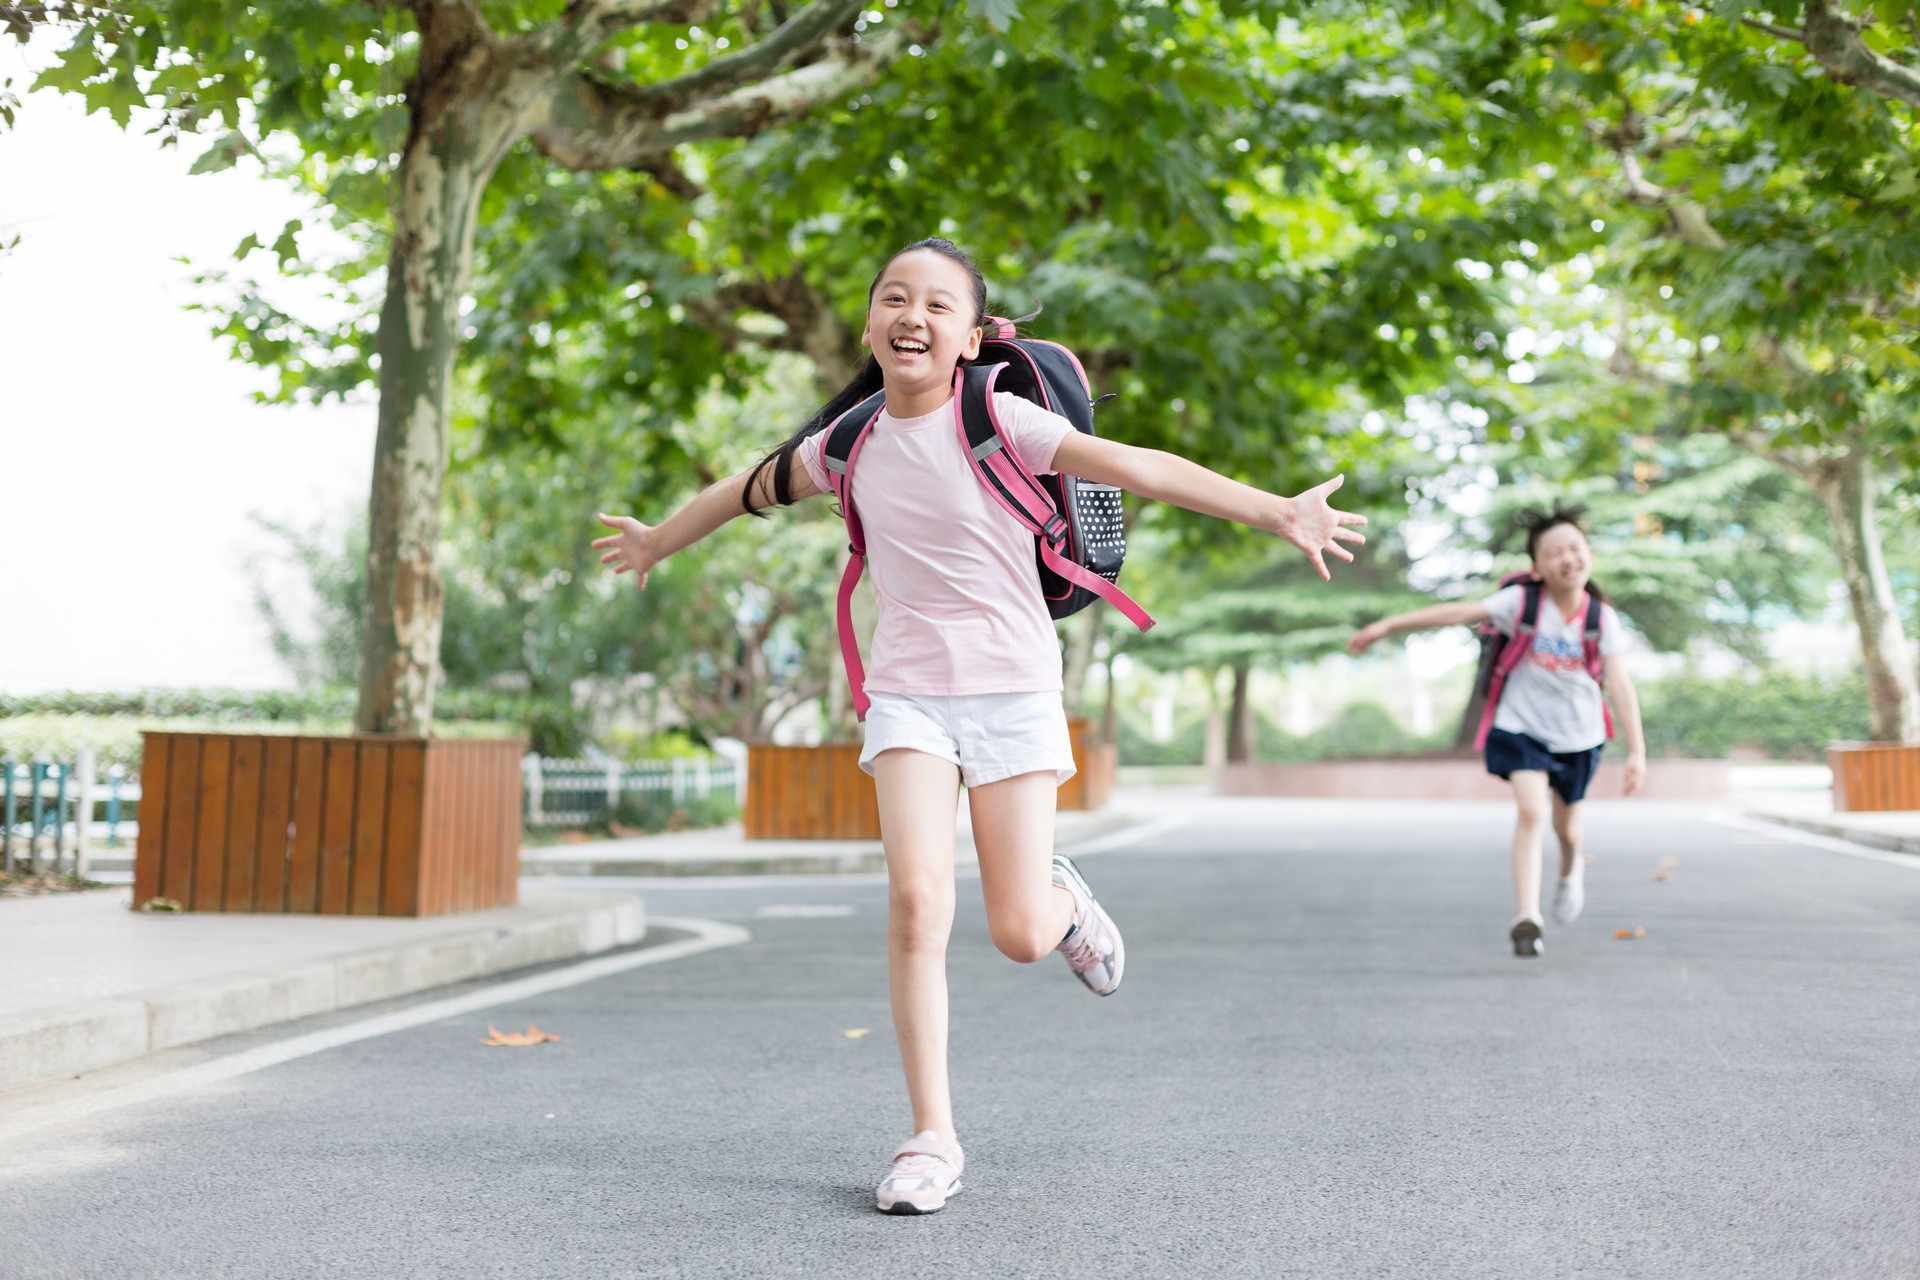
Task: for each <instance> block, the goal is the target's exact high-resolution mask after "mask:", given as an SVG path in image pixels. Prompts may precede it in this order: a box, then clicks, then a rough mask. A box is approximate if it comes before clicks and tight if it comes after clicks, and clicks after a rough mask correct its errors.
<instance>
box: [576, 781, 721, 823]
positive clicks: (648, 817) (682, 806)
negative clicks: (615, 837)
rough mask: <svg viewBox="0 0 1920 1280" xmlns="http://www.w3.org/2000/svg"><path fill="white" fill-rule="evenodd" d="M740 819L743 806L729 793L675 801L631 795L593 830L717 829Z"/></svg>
mask: <svg viewBox="0 0 1920 1280" xmlns="http://www.w3.org/2000/svg"><path fill="white" fill-rule="evenodd" d="M739 816H740V806H739V804H738V803H737V802H736V801H735V799H734V793H733V791H732V790H731V789H730V788H729V789H725V790H720V791H712V792H709V793H708V794H706V795H704V796H687V797H685V798H684V799H681V800H675V799H674V798H673V795H672V794H671V793H670V792H666V791H645V792H628V793H626V794H624V795H622V796H621V797H620V803H619V804H618V805H616V806H614V807H613V808H612V809H609V810H606V811H605V812H604V813H602V814H601V815H600V817H599V818H598V819H596V820H595V822H594V824H593V829H594V830H597V831H606V832H611V831H612V830H613V828H614V827H616V826H618V827H630V828H632V827H637V828H638V829H640V830H642V831H647V832H658V831H685V830H689V829H691V828H694V827H717V826H720V825H721V824H722V823H726V822H731V821H732V820H733V819H735V818H737V817H739Z"/></svg>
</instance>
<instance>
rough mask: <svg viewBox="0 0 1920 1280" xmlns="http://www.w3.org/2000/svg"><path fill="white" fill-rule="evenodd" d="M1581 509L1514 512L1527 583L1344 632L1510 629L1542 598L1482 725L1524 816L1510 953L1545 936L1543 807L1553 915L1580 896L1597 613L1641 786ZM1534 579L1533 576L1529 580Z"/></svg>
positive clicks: (1635, 710)
mask: <svg viewBox="0 0 1920 1280" xmlns="http://www.w3.org/2000/svg"><path fill="white" fill-rule="evenodd" d="M1579 516H1580V513H1579V512H1578V511H1562V510H1559V509H1557V508H1556V509H1555V510H1553V511H1551V512H1548V513H1546V514H1531V515H1528V516H1525V517H1522V519H1521V525H1522V527H1523V528H1524V529H1525V530H1526V533H1527V555H1528V556H1529V557H1531V559H1532V560H1533V583H1532V584H1528V583H1518V582H1516V583H1514V584H1513V585H1512V586H1507V587H1502V588H1501V589H1500V590H1498V591H1496V592H1494V593H1493V594H1492V595H1490V596H1488V597H1487V598H1486V599H1485V600H1474V601H1461V602H1459V603H1455V604H1436V605H1432V606H1430V607H1429V608H1425V609H1416V610H1414V611H1413V612H1412V613H1401V614H1395V615H1394V616H1393V617H1391V618H1383V619H1381V620H1380V621H1378V622H1375V623H1372V624H1371V625H1369V626H1366V627H1363V628H1362V629H1361V630H1359V631H1357V632H1355V633H1354V636H1353V639H1352V640H1350V641H1348V643H1347V649H1348V651H1349V652H1351V653H1353V654H1354V655H1355V656H1358V655H1359V654H1362V653H1365V652H1366V651H1367V648H1368V647H1369V646H1370V645H1372V644H1373V643H1374V642H1375V641H1376V640H1381V639H1384V638H1385V637H1387V636H1389V635H1392V634H1393V633H1395V632H1397V631H1425V630H1428V629H1430V628H1434V627H1447V626H1453V625H1455V624H1457V623H1465V624H1467V625H1469V626H1477V625H1480V624H1482V623H1485V622H1489V621H1491V622H1492V623H1493V625H1494V626H1495V627H1496V628H1498V629H1499V631H1500V633H1501V634H1502V635H1505V636H1509V637H1511V636H1512V635H1513V634H1514V632H1515V629H1516V628H1517V627H1519V626H1520V625H1522V621H1523V614H1524V609H1525V605H1526V601H1527V596H1528V593H1529V591H1530V590H1537V591H1538V593H1539V596H1540V602H1539V616H1538V619H1537V621H1536V624H1535V630H1534V633H1533V645H1532V649H1531V651H1530V652H1528V653H1527V654H1526V656H1525V658H1524V660H1522V661H1521V662H1520V664H1519V665H1518V666H1517V667H1515V668H1514V670H1513V671H1512V673H1511V674H1510V675H1509V676H1508V677H1507V679H1506V682H1505V685H1504V687H1503V688H1500V689H1497V690H1496V691H1495V692H1494V694H1492V695H1489V696H1490V697H1497V699H1498V703H1497V706H1496V708H1495V710H1494V715H1493V723H1492V727H1491V728H1490V729H1488V730H1487V735H1486V753H1487V772H1488V773H1491V774H1493V775H1494V776H1495V777H1498V778H1505V779H1507V780H1508V781H1509V782H1511V783H1512V784H1513V799H1514V803H1515V804H1516V805H1517V806H1518V809H1519V815H1518V819H1517V820H1516V821H1515V823H1514V828H1513V899H1514V905H1515V910H1516V913H1517V914H1516V915H1515V917H1514V921H1513V927H1512V929H1511V930H1510V931H1509V936H1510V937H1511V938H1512V939H1513V953H1514V954H1515V955H1516V956H1537V955H1539V954H1540V953H1541V952H1542V951H1544V950H1545V943H1544V942H1543V941H1542V939H1541V928H1542V925H1543V923H1544V921H1542V919H1541V916H1540V859H1541V856H1542V847H1543V845H1544V843H1545V828H1546V823H1547V818H1548V814H1549V811H1551V815H1552V818H1553V833H1554V835H1555V836H1557V837H1558V838H1559V841H1560V883H1559V886H1558V887H1557V888H1556V889H1555V890H1554V895H1553V918H1554V919H1555V920H1558V921H1559V922H1560V923H1561V924H1572V923H1573V922H1574V921H1575V920H1577V919H1579V918H1580V909H1581V908H1582V907H1583V906H1585V905H1586V898H1587V890H1586V860H1585V859H1584V858H1583V857H1582V856H1581V851H1580V814H1579V805H1580V801H1581V800H1582V799H1583V798H1585V796H1586V794H1587V784H1588V783H1589V782H1590V781H1592V779H1593V773H1594V770H1595V769H1596V768H1598V767H1599V764H1600V749H1601V748H1602V747H1603V746H1605V745H1606V741H1607V738H1608V736H1609V725H1608V720H1607V714H1608V713H1607V706H1606V701H1605V700H1604V699H1603V698H1602V693H1601V687H1600V684H1599V683H1598V682H1597V681H1595V679H1594V678H1593V675H1592V673H1591V672H1590V671H1589V669H1588V666H1587V658H1586V631H1587V615H1588V611H1589V608H1590V606H1591V605H1593V604H1598V605H1599V612H1600V632H1599V637H1598V643H1599V653H1600V658H1601V662H1602V664H1603V675H1604V678H1605V682H1606V690H1605V694H1606V698H1607V699H1611V701H1612V704H1613V708H1614V710H1615V711H1617V712H1618V713H1619V716H1620V719H1621V721H1622V723H1623V724H1624V726H1625V732H1626V739H1627V779H1626V792H1627V794H1628V795H1632V794H1633V793H1634V792H1636V791H1638V790H1639V789H1640V784H1641V783H1642V782H1644V781H1645V780H1646V776H1647V747H1646V738H1645V737H1644V736H1643V735H1642V733H1641V729H1640V701H1639V698H1638V697H1637V696H1636V695H1635V694H1634V691H1633V680H1632V678H1631V677H1630V676H1628V675H1627V666H1626V663H1625V661H1624V660H1623V659H1622V658H1621V656H1620V654H1621V651H1622V650H1624V649H1625V648H1626V643H1627V640H1626V634H1625V633H1624V632H1623V631H1622V630H1621V627H1620V618H1619V616H1618V615H1617V614H1616V613H1614V611H1613V606H1612V605H1610V604H1606V603H1605V602H1604V601H1603V600H1602V599H1601V595H1600V588H1598V587H1596V586H1594V585H1593V583H1592V581H1591V580H1590V579H1589V577H1588V575H1589V574H1590V573H1591V572H1592V570H1593V548H1592V547H1590V546H1589V545H1587V537H1586V534H1585V533H1583V532H1581V529H1580V524H1579ZM1533 584H1537V586H1535V585H1533Z"/></svg>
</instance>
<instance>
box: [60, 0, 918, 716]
mask: <svg viewBox="0 0 1920 1280" xmlns="http://www.w3.org/2000/svg"><path fill="white" fill-rule="evenodd" d="M863 5H864V0H813V3H810V4H808V5H806V6H805V7H803V8H801V9H799V10H797V11H795V12H793V13H791V14H789V13H788V12H787V11H786V9H785V7H784V6H782V5H778V4H775V5H769V6H762V5H760V4H758V3H749V4H745V5H740V6H722V5H718V4H711V3H707V2H706V0H575V2H574V3H570V4H568V5H566V6H565V8H564V9H563V10H561V11H560V12H559V13H558V14H557V15H555V14H554V13H553V12H552V11H551V9H550V8H548V7H547V6H540V5H524V4H518V3H508V2H506V0H445V2H435V0H415V2H413V3H408V4H401V5H384V4H378V3H346V4H340V5H311V4H291V3H289V4H274V5H254V4H246V3H241V2H240V0H143V2H140V3H127V4H115V5H112V6H107V5H91V4H79V3H75V4H66V5H56V6H52V7H50V8H49V9H45V10H39V11H38V14H39V16H41V17H46V18H52V19H57V20H59V21H61V22H63V23H64V24H66V25H67V26H69V27H71V28H73V29H74V38H73V39H72V41H71V43H69V44H68V45H67V46H66V47H65V49H63V50H62V51H61V53H60V54H59V56H58V62H57V64H56V65H55V66H54V67H53V68H51V69H49V70H48V71H46V72H45V73H43V74H42V75H41V76H40V78H39V81H38V84H39V85H42V86H46V87H52V88H56V89H62V90H66V91H70V92H73V93H76V94H79V95H81V96H82V97H83V98H84V99H85V101H86V102H87V105H88V107H89V109H91V110H104V111H107V112H109V113H111V114H112V115H113V117H114V119H115V120H116V121H118V122H119V123H120V124H122V125H123V126H124V125H126V124H127V123H129V121H130V119H131V116H132V113H133V111H134V110H135V109H136V108H141V107H155V108H158V109H159V110H161V111H162V112H164V113H165V117H166V119H167V122H168V127H170V128H172V129H174V130H179V131H194V130H199V129H202V128H218V129H220V130H221V131H222V135H221V137H220V138H219V139H218V140H217V141H216V142H215V144H214V146H213V148H212V149H211V150H210V151H209V152H208V153H207V155H206V156H205V157H203V159H202V160H201V161H200V163H199V166H198V167H200V168H202V169H210V168H217V167H220V166H223V165H229V164H232V163H234V162H235V161H236V160H237V159H238V158H239V157H240V156H242V155H244V154H249V153H252V154H259V153H260V149H261V145H262V142H265V143H266V145H268V146H272V145H274V143H275V142H277V141H279V140H281V139H287V140H290V141H291V143H292V145H294V146H295V147H296V148H297V156H296V158H295V159H294V160H293V161H292V162H291V168H292V169H294V170H295V171H297V172H298V173H299V174H301V175H302V176H303V177H304V178H305V180H307V181H308V182H310V183H311V184H312V185H313V186H314V188H315V189H316V190H317V191H318V193H319V194H320V195H321V197H322V198H323V199H324V200H326V201H327V202H329V203H330V204H335V205H337V206H339V207H342V208H345V209H362V210H364V209H365V208H366V207H367V206H368V205H384V210H385V213H384V216H383V217H382V218H381V219H380V222H379V224H378V225H379V226H380V231H381V233H382V234H381V239H382V240H383V241H384V246H383V251H384V252H383V256H384V259H385V268H384V276H383V279H382V281H381V286H382V297H381V302H380V311H379V320H378V323H377V326H376V328H375V331H374V334H373V335H372V340H371V343H370V345H371V347H372V354H371V356H370V357H369V359H368V363H369V364H370V365H371V364H374V363H376V361H377V369H378V374H377V376H378V380H379V386H380V410H379V434H378V441H377V443H376V446H375V461H374V481H373V493H372V497H371V500H370V504H369V512H370V516H369V537H368V557H367V587H366V595H365V600H366V604H365V610H364V617H363V621H362V633H361V645H362V650H361V662H360V706H359V711H358V714H357V717H356V721H357V724H358V726H359V728H361V729H362V730H364V731H386V732H408V733H422V732H425V731H426V728H427V726H428V724H429V722H430V720H431V715H432V698H433V685H434V680H433V675H434V670H435V664H436V661H437V657H438V650H439V642H440V631H441V609H442V600H443V586H442V583H441V579H440V572H439V563H438V558H437V552H438V547H439V542H440V519H441V490H442V486H443V481H444V476H445V471H446V465H447V458H448V451H449V442H450V433H449V431H448V421H447V418H448V405H449V398H450V394H451V391H452V386H453V376H454V365H455V356H456V353H457V351H458V348H459V345H460V341H461V337H462V332H463V328H464V324H463V320H464V317H463V311H464V310H465V307H466V305H467V297H468V290H469V287H470V283H471V275H472V261H473V258H472V254H473V242H474V236H475V232H476V229H477V227H478V225H479V223H480V222H481V220H482V219H483V217H485V216H486V214H487V212H488V210H487V201H486V194H487V189H488V184H489V181H490V179H492V177H493V176H494V173H495V171H496V169H497V168H498V167H499V166H500V165H501V163H502V161H503V160H504V159H505V158H506V157H507V156H508V155H509V154H512V153H514V152H516V150H520V151H524V150H525V148H523V147H521V146H520V145H519V144H522V143H530V144H531V146H532V148H533V149H536V150H537V151H538V153H539V154H540V155H541V156H543V157H544V158H545V160H546V161H547V162H549V163H550V164H552V165H557V166H559V167H560V168H563V169H568V170H599V169H627V168H632V167H634V166H636V165H643V164H645V163H647V162H649V161H650V160H653V159H656V158H659V157H663V156H670V155H671V154H672V152H673V150H674V149H675V148H676V147H679V146H682V145H684V144H688V143H695V142H701V141H706V140H712V139H721V138H739V137H750V136H752V135H754V134H757V133H760V132H762V131H763V130H766V129H768V128H770V127H773V126H775V125H778V124H781V123H784V122H786V121H789V120H792V119H794V118H796V117H798V116H801V115H804V114H805V113H806V112H807V111H808V110H810V109H812V108H814V107H816V106H819V105H823V104H830V103H834V102H838V101H840V100H841V99H843V98H844V97H845V96H846V95H847V94H848V93H849V92H851V91H853V90H855V89H858V88H859V87H861V86H863V85H866V84H870V83H872V82H873V81H874V79H876V78H877V77H878V76H879V74H880V73H881V71H882V70H883V69H884V68H885V67H886V66H887V65H888V64H889V63H891V62H892V61H893V60H894V59H895V58H897V57H899V56H901V55H903V54H905V53H906V52H907V50H908V49H909V47H910V46H912V45H913V43H914V41H915V40H916V39H926V38H927V37H926V36H925V35H924V34H917V33H916V31H915V29H914V28H912V27H911V26H910V24H908V23H906V22H904V21H892V22H884V21H883V20H884V18H885V13H884V11H883V10H875V11H873V12H872V13H871V14H865V13H863ZM694 24H700V25H694ZM299 230H300V228H299V227H298V226H297V225H296V226H290V227H289V228H287V230H286V231H285V232H284V233H283V234H282V236H281V237H280V238H279V239H278V240H276V241H275V243H274V245H273V249H274V252H275V253H276V254H277V255H278V256H279V257H280V258H281V259H282V260H283V261H286V260H288V259H292V258H294V257H296V256H297V254H298V245H297V239H296V237H297V234H298V231H299Z"/></svg>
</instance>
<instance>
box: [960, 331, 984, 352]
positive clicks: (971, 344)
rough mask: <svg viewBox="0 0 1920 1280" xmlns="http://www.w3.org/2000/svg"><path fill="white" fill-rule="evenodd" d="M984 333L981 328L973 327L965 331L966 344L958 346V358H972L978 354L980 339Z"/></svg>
mask: <svg viewBox="0 0 1920 1280" xmlns="http://www.w3.org/2000/svg"><path fill="white" fill-rule="evenodd" d="M985 333H986V330H985V329H983V328H979V327H975V328H973V329H970V330H968V331H967V345H966V346H964V347H962V348H960V358H961V359H963V360H972V359H973V358H974V357H976V356H978V355H979V354H980V339H981V336H982V335H984V334H985Z"/></svg>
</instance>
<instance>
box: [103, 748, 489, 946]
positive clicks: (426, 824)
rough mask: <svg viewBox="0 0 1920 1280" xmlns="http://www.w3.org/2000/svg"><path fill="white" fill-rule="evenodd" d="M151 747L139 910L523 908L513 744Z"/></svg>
mask: <svg viewBox="0 0 1920 1280" xmlns="http://www.w3.org/2000/svg"><path fill="white" fill-rule="evenodd" d="M145 737H146V754H145V760H144V762H143V764H142V765H141V771H140V782H141V792H142V797H141V802H140V843H139V846H138V851H137V852H136V854H135V857H134V868H133V886H134V887H133V900H134V904H135V905H136V906H138V905H140V904H142V903H145V902H146V901H148V900H149V899H151V898H155V897H160V898H170V899H172V900H173V901H175V902H177V903H179V904H180V905H181V906H182V907H184V908H186V909H187V910H189V911H259V912H289V913H311V914H319V915H366V916H374V915H380V916H430V915H439V914H440V913H442V912H447V911H474V910H479V909H482V908H485V907H499V906H510V905H512V904H513V903H514V902H516V901H517V900H518V898H519V873H520V757H521V755H522V754H523V752H524V751H525V743H524V742H522V741H520V740H519V739H504V740H502V739H490V740H479V739H461V738H394V737H347V738H306V737H282V736H275V735H266V734H229V733H149V734H146V735H145Z"/></svg>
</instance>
